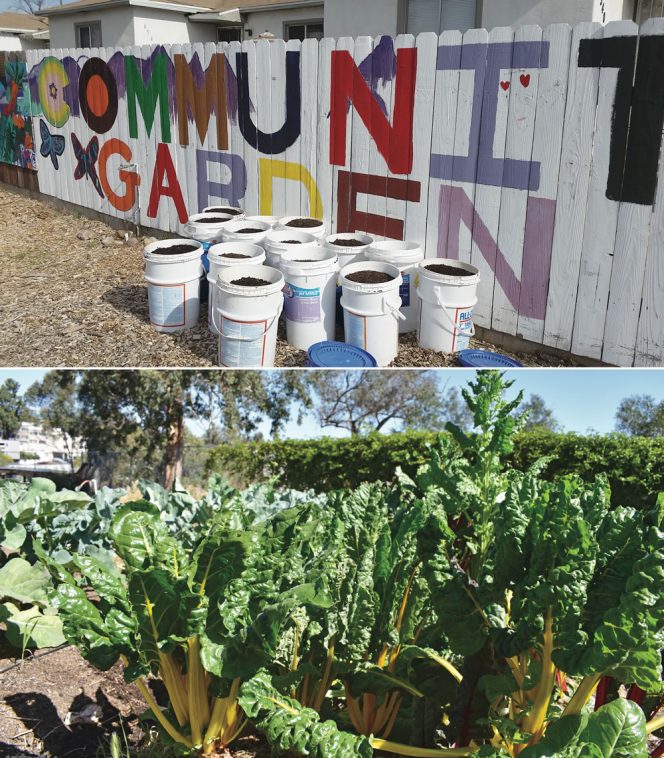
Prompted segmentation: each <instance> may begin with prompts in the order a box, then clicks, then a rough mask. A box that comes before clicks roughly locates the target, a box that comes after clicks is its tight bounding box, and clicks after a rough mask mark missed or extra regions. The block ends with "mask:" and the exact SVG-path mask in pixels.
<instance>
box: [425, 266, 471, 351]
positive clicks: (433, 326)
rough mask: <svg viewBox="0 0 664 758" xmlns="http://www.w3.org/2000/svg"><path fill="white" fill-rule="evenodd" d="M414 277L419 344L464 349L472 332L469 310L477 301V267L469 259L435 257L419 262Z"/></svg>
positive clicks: (428, 347) (443, 348)
mask: <svg viewBox="0 0 664 758" xmlns="http://www.w3.org/2000/svg"><path fill="white" fill-rule="evenodd" d="M418 280H419V284H418V287H417V294H418V295H419V297H420V300H421V306H420V308H421V317H420V319H419V326H418V330H417V341H418V343H419V345H420V347H422V348H424V349H427V350H435V351H436V352H439V353H456V352H459V351H460V350H465V349H466V348H467V347H468V346H469V344H470V338H471V337H472V336H473V335H474V334H475V327H474V325H473V310H474V308H475V305H476V304H477V287H478V285H479V282H480V273H479V270H478V269H477V268H476V267H475V266H471V265H470V264H469V263H463V262H462V261H458V260H454V259H451V258H437V259H434V260H428V261H427V260H425V261H423V262H422V263H421V264H420V265H419V267H418Z"/></svg>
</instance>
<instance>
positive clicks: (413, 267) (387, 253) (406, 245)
mask: <svg viewBox="0 0 664 758" xmlns="http://www.w3.org/2000/svg"><path fill="white" fill-rule="evenodd" d="M365 257H366V259H367V260H368V261H382V262H383V263H391V264H392V265H393V266H396V267H397V268H398V269H399V271H401V277H402V279H403V283H402V285H401V289H400V290H399V295H400V296H401V312H402V313H403V315H404V316H405V317H406V320H405V321H400V322H399V333H400V334H404V333H406V332H414V331H415V330H416V329H417V322H418V316H419V315H420V307H419V305H420V304H419V300H418V297H417V291H416V289H415V273H416V271H417V264H418V263H420V262H421V261H423V260H424V251H423V250H422V248H421V247H420V246H419V245H418V244H416V243H415V242H400V241H399V240H385V241H384V242H374V243H373V244H372V245H371V246H370V247H369V249H368V250H367V251H366V253H365Z"/></svg>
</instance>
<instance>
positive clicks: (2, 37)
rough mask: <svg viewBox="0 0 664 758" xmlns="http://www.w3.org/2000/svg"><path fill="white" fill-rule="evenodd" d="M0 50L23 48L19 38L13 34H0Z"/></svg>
mask: <svg viewBox="0 0 664 758" xmlns="http://www.w3.org/2000/svg"><path fill="white" fill-rule="evenodd" d="M0 50H6V51H12V52H13V51H15V50H23V48H22V47H21V40H20V38H19V37H17V36H16V35H15V34H0Z"/></svg>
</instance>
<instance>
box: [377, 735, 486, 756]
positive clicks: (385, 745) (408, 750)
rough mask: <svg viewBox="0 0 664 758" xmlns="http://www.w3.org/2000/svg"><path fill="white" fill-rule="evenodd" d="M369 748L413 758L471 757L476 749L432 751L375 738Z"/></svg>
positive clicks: (463, 748)
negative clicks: (412, 757)
mask: <svg viewBox="0 0 664 758" xmlns="http://www.w3.org/2000/svg"><path fill="white" fill-rule="evenodd" d="M370 742H371V747H372V748H373V749H374V750H384V751H385V752H386V753H397V754H398V755H408V756H414V758H456V756H459V758H463V756H466V755H472V754H473V753H474V752H475V751H476V750H477V748H472V747H462V748H448V749H444V748H441V749H432V748H424V747H412V746H411V745H401V744H400V743H398V742H389V741H388V740H379V739H376V738H375V737H372V738H370Z"/></svg>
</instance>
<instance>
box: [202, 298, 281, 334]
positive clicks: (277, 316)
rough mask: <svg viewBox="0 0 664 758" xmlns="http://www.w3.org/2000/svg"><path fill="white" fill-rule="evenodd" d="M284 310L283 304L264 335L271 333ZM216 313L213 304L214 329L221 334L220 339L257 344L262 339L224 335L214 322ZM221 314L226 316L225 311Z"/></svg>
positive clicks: (264, 331) (213, 321)
mask: <svg viewBox="0 0 664 758" xmlns="http://www.w3.org/2000/svg"><path fill="white" fill-rule="evenodd" d="M283 308H284V305H283V303H281V304H280V305H279V310H278V311H277V315H276V316H273V317H272V318H271V319H270V321H269V323H268V324H267V326H266V327H265V329H264V330H263V334H267V333H268V332H269V331H270V329H272V325H273V324H274V322H275V321H276V320H277V319H278V318H279V316H281V311H282V310H283ZM214 312H215V308H214V304H213V306H212V326H214V328H215V329H216V330H217V332H218V334H219V337H223V338H224V339H227V340H233V341H234V342H256V340H257V339H260V337H231V336H230V335H228V334H224V333H223V332H222V331H221V327H220V326H219V324H218V323H217V322H216V321H215V320H214ZM220 313H221V315H222V316H223V315H224V312H223V311H220Z"/></svg>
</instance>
